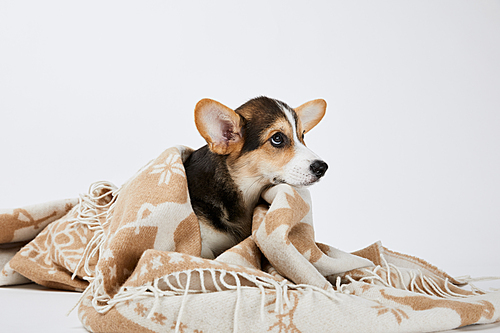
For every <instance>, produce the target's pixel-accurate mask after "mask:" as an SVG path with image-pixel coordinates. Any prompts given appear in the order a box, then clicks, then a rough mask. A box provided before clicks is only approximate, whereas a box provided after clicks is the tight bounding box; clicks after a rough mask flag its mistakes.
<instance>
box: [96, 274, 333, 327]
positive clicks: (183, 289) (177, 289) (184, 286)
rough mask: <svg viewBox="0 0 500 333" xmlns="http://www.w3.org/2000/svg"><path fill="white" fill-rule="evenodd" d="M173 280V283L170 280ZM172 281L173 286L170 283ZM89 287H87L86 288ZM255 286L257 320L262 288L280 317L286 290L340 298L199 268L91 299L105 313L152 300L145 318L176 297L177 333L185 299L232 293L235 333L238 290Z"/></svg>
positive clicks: (310, 288)
mask: <svg viewBox="0 0 500 333" xmlns="http://www.w3.org/2000/svg"><path fill="white" fill-rule="evenodd" d="M207 272H209V273H210V276H211V279H210V280H211V281H210V282H212V284H213V287H214V288H215V290H214V291H209V290H207V285H205V282H206V281H205V278H204V275H205V273H207ZM193 274H197V277H198V278H199V282H200V286H199V288H195V287H193V283H192V280H193V276H192V275H193ZM228 276H231V277H232V278H233V279H232V280H231V282H229V281H228V280H227V277H228ZM182 277H184V278H185V279H184V281H185V282H184V283H183V282H182ZM172 279H173V280H172ZM243 280H245V281H246V282H250V283H251V284H253V286H244V285H242V281H243ZM173 281H175V283H174V282H173ZM98 285H99V282H98V279H96V280H94V281H93V283H92V288H95V287H97V288H98ZM89 287H90V286H89ZM254 287H257V288H259V289H260V291H261V297H262V298H261V303H260V304H261V308H260V315H261V320H264V317H265V306H266V292H265V290H266V289H269V290H274V291H275V295H276V302H275V308H274V312H275V313H279V314H283V313H284V310H285V309H287V308H292V307H293V305H292V302H291V301H290V298H289V297H290V296H289V292H288V291H289V290H298V291H309V292H312V291H317V292H320V293H322V294H324V295H325V296H327V297H328V298H330V299H331V300H334V301H339V300H340V298H339V296H338V293H337V292H335V291H326V290H323V289H321V288H317V287H314V286H310V285H295V284H291V283H290V282H289V281H287V280H283V281H280V282H278V281H276V280H274V279H272V278H267V277H261V276H255V275H251V274H249V273H244V272H234V271H227V270H224V269H216V268H203V269H201V268H200V269H194V270H186V271H179V272H175V273H172V274H169V275H165V276H162V277H160V278H156V279H154V280H153V281H152V282H150V283H147V284H145V285H142V286H139V287H122V288H121V289H120V290H119V291H118V293H117V294H116V295H115V296H114V297H113V298H112V299H106V300H105V299H94V300H93V302H92V303H93V306H94V309H95V310H96V311H97V312H99V313H102V314H104V313H106V312H108V311H109V310H110V309H111V308H113V307H114V306H115V305H117V304H119V303H123V302H126V301H129V300H134V299H137V298H139V297H154V298H155V302H154V305H153V307H152V308H151V310H150V311H149V314H148V317H151V316H153V315H154V313H155V312H156V310H157V309H158V307H159V306H160V301H161V298H162V297H165V296H180V295H182V300H181V305H180V307H179V313H178V316H177V324H176V326H175V332H179V330H180V326H179V325H180V323H181V321H182V315H183V313H184V310H185V307H186V302H187V298H188V297H189V296H190V295H192V294H204V293H210V292H219V291H224V290H233V291H235V292H236V303H235V309H234V317H233V320H234V325H233V327H234V328H233V332H238V317H239V313H240V307H241V297H242V294H241V291H242V289H245V288H254ZM91 292H92V294H93V295H94V297H95V296H97V295H98V294H99V290H97V289H96V290H92V291H91Z"/></svg>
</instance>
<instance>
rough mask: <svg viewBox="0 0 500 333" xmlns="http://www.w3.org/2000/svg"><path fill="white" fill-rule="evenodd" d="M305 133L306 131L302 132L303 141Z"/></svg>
mask: <svg viewBox="0 0 500 333" xmlns="http://www.w3.org/2000/svg"><path fill="white" fill-rule="evenodd" d="M304 134H306V131H304V132H302V141H304Z"/></svg>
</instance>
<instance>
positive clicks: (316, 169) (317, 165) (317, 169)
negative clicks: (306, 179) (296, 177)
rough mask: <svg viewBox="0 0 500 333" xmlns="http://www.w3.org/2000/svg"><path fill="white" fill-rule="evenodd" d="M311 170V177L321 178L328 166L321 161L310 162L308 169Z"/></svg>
mask: <svg viewBox="0 0 500 333" xmlns="http://www.w3.org/2000/svg"><path fill="white" fill-rule="evenodd" d="M309 168H310V169H311V172H312V173H313V175H315V176H316V177H318V178H321V177H323V175H324V174H325V172H326V170H327V169H328V164H326V163H325V162H323V161H321V160H315V161H313V162H312V164H311V166H310V167H309Z"/></svg>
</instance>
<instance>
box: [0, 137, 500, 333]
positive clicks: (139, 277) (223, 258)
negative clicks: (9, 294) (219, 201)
mask: <svg viewBox="0 0 500 333" xmlns="http://www.w3.org/2000/svg"><path fill="white" fill-rule="evenodd" d="M191 152H192V150H191V149H189V148H186V147H173V148H170V149H167V150H166V151H164V152H163V153H162V154H161V155H160V156H159V157H158V158H156V159H154V160H152V161H151V162H149V163H148V164H146V165H145V166H144V167H143V168H141V169H140V170H139V171H138V172H137V173H136V174H135V175H134V176H133V177H132V178H131V179H130V180H128V181H127V182H126V183H125V184H124V185H122V186H121V187H119V188H118V187H116V186H114V185H113V184H111V183H109V182H97V183H94V184H92V185H91V187H90V190H89V192H88V193H87V194H82V195H80V198H78V199H69V200H62V201H54V202H49V203H46V204H41V205H34V206H29V207H24V208H20V209H7V210H2V211H0V225H1V228H2V233H1V234H0V243H2V244H3V245H2V247H1V248H0V265H2V267H1V268H2V271H1V274H0V285H4V286H5V285H12V284H19V283H24V282H27V281H34V282H36V283H38V284H41V285H44V286H47V287H50V288H56V289H65V290H75V291H82V292H83V293H82V297H81V300H80V302H79V304H78V305H77V307H78V315H79V318H80V320H81V322H82V324H83V325H84V327H85V328H86V329H87V330H89V331H91V332H171V331H175V332H198V333H200V332H384V333H386V332H431V331H439V330H448V329H453V328H457V327H462V326H466V325H471V324H480V323H492V322H496V321H499V320H500V292H485V291H482V290H479V289H477V288H474V287H472V288H467V285H468V284H470V282H471V281H470V280H468V279H456V278H453V277H451V276H449V275H448V274H446V273H445V272H443V271H441V270H439V269H438V268H436V267H434V266H432V265H431V264H429V263H427V262H425V261H424V260H422V259H419V258H416V257H413V256H409V255H404V254H401V253H398V252H395V251H391V250H389V249H387V248H385V247H383V246H382V244H381V243H380V242H377V243H374V244H372V245H370V246H368V247H366V248H364V249H362V250H360V251H357V252H355V253H346V252H344V251H341V250H339V249H336V248H334V247H332V246H329V245H326V244H320V243H317V242H315V240H314V228H313V220H312V214H311V198H310V195H309V192H308V191H307V190H306V189H297V188H293V187H291V186H288V185H285V184H282V185H278V186H274V187H272V188H270V189H269V190H267V191H266V192H264V193H263V195H262V197H263V199H264V200H265V202H266V204H261V205H259V206H258V207H256V209H255V211H254V216H253V223H252V234H251V235H250V236H249V237H248V238H246V239H245V240H243V241H242V242H241V243H239V244H237V245H236V246H234V247H232V248H230V249H228V250H227V251H225V252H224V253H222V254H221V255H219V256H218V257H217V258H215V259H214V260H210V259H205V258H201V257H200V255H201V235H200V228H199V224H198V220H197V218H196V215H195V214H194V212H193V210H192V207H191V205H190V200H189V191H188V188H187V182H186V174H185V171H184V167H183V162H184V161H185V160H186V158H187V157H188V156H189V154H190V153H191Z"/></svg>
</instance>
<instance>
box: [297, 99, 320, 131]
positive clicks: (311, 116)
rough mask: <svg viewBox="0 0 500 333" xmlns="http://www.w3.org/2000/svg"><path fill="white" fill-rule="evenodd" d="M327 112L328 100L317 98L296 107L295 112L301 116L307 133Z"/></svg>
mask: <svg viewBox="0 0 500 333" xmlns="http://www.w3.org/2000/svg"><path fill="white" fill-rule="evenodd" d="M325 112H326V102H325V100H324V99H315V100H312V101H309V102H307V103H304V104H302V105H301V106H299V107H298V108H295V113H297V116H299V119H300V122H301V123H302V127H303V128H304V131H305V133H307V132H309V131H310V130H311V129H312V128H313V127H314V126H316V125H317V124H318V123H319V122H320V121H321V119H323V116H324V115H325Z"/></svg>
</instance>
